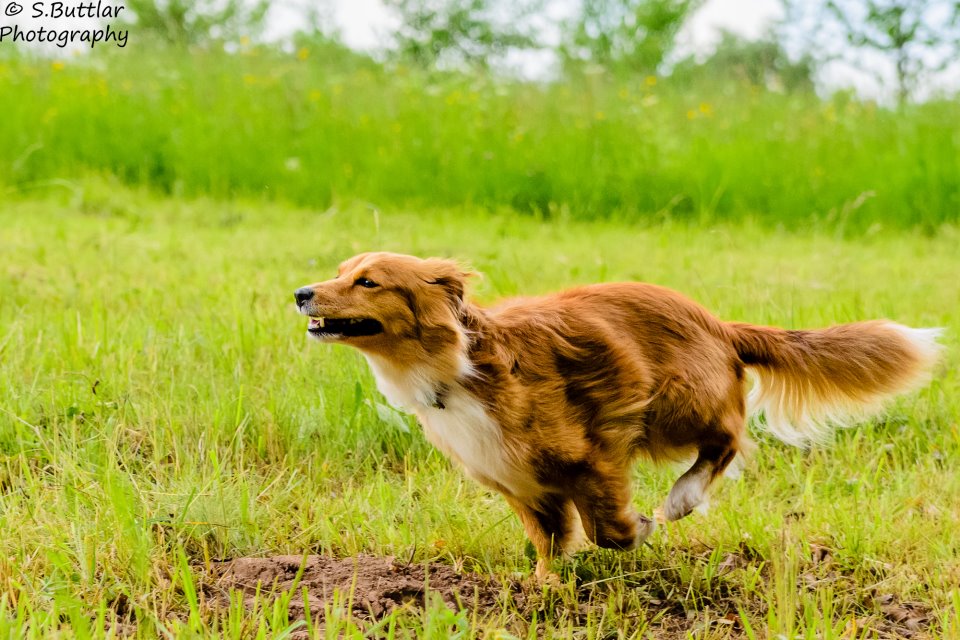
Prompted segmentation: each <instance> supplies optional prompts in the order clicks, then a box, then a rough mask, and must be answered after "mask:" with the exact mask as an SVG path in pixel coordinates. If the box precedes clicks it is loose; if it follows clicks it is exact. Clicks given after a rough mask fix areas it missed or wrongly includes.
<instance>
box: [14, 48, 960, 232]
mask: <svg viewBox="0 0 960 640" xmlns="http://www.w3.org/2000/svg"><path fill="white" fill-rule="evenodd" d="M129 53H130V52H126V51H121V52H115V53H114V54H113V55H100V56H94V57H87V58H68V59H65V60H53V61H51V60H32V59H17V58H7V59H3V58H0V96H7V98H4V99H3V101H2V106H3V119H2V120H0V187H5V188H7V189H13V190H15V191H19V192H30V191H32V190H33V189H35V188H37V187H38V186H42V185H45V184H49V183H50V182H51V181H57V180H64V179H66V180H75V179H78V178H81V177H83V176H86V175H89V174H90V173H97V174H100V175H106V176H118V177H119V178H121V179H122V180H123V181H124V182H125V183H127V184H131V185H137V186H141V185H142V186H149V187H151V188H153V189H156V190H158V191H161V192H166V193H168V194H171V195H174V196H181V195H198V194H199V195H205V196H214V197H220V198H232V197H236V196H241V197H248V198H258V199H259V198H266V199H268V200H274V201H278V202H292V203H295V204H299V205H303V206H308V207H327V206H330V205H331V204H336V205H338V206H342V205H343V203H345V202H350V201H352V200H356V199H359V200H362V201H365V202H371V203H373V204H375V205H376V206H379V207H390V206H392V207H396V206H406V207H409V208H415V207H416V208H424V207H427V208H451V207H462V206H470V207H483V208H491V209H498V210H499V209H506V208H511V209H514V210H516V211H518V212H521V213H529V212H534V213H539V214H541V215H549V216H553V217H560V218H563V217H572V218H575V219H581V220H588V219H610V218H626V219H643V220H648V221H662V220H686V221H696V222H701V223H712V222H717V221H720V222H730V221H734V220H741V219H746V218H750V219H755V220H761V221H764V222H765V223H767V224H772V225H783V226H786V227H788V228H794V229H798V228H799V229H802V228H806V227H808V226H811V225H812V226H815V227H817V228H824V229H837V228H839V229H843V230H846V231H847V232H848V233H851V234H857V233H860V232H863V231H866V230H869V229H871V228H876V227H882V228H887V229H889V228H914V227H920V228H923V229H925V230H926V231H927V232H932V231H935V230H936V229H937V227H939V225H940V224H942V223H944V222H948V223H956V222H957V221H958V212H960V103H958V102H957V101H955V100H954V101H949V100H942V101H937V102H931V103H928V104H923V105H914V106H909V107H907V108H905V109H903V110H901V111H895V110H891V109H887V108H882V107H878V106H877V105H876V104H874V103H872V102H869V101H862V100H859V99H856V98H855V97H853V96H851V95H849V94H840V95H838V96H835V97H833V98H831V99H828V100H821V99H820V98H819V97H817V96H815V95H812V94H793V95H784V94H778V93H773V92H770V91H766V90H763V89H761V88H759V87H757V86H753V85H748V84H737V83H733V84H730V83H726V84H724V83H722V82H719V81H718V82H717V83H716V84H711V85H706V84H704V83H702V82H701V83H698V84H697V86H689V85H684V84H683V83H681V82H679V81H677V80H675V79H673V78H663V77H659V78H658V77H655V76H646V77H644V76H640V77H633V78H621V79H615V78H608V77H606V76H603V75H586V76H584V77H578V78H572V79H569V80H568V81H565V82H558V83H553V84H533V83H519V82H515V81H509V80H504V79H496V78H490V77H487V76H476V75H459V74H430V73H425V72H422V71H416V70H412V69H404V68H384V67H381V66H378V65H375V64H373V63H372V62H369V61H366V62H364V61H363V60H362V59H358V58H356V56H353V57H351V56H348V55H346V54H344V53H343V52H342V51H340V50H336V49H331V48H330V47H329V46H328V47H321V46H306V47H302V48H299V49H298V50H297V51H296V52H294V53H291V54H280V53H277V52H274V51H271V50H268V49H263V48H256V47H254V48H245V49H243V50H242V51H241V52H240V53H239V54H237V55H225V54H214V53H210V52H202V51H199V52H191V53H187V54H183V53H171V52H164V51H150V52H145V53H143V54H142V55H134V54H130V55H128V54H129Z"/></svg>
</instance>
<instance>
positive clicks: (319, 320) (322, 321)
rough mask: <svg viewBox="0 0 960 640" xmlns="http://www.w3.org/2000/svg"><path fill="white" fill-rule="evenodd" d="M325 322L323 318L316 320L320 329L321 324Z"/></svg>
mask: <svg viewBox="0 0 960 640" xmlns="http://www.w3.org/2000/svg"><path fill="white" fill-rule="evenodd" d="M324 322H325V320H324V319H323V318H317V324H318V325H320V328H321V329H323V323H324Z"/></svg>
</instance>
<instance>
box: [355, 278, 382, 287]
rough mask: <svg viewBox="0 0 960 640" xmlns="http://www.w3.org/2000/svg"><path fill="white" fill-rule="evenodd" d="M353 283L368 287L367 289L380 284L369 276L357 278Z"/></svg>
mask: <svg viewBox="0 0 960 640" xmlns="http://www.w3.org/2000/svg"><path fill="white" fill-rule="evenodd" d="M353 284H355V285H359V286H361V287H366V288H367V289H373V288H374V287H379V286H380V285H378V284H377V283H376V282H374V281H373V280H371V279H369V278H357V279H356V280H354V281H353Z"/></svg>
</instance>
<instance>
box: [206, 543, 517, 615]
mask: <svg viewBox="0 0 960 640" xmlns="http://www.w3.org/2000/svg"><path fill="white" fill-rule="evenodd" d="M301 566H302V567H303V575H302V576H301V577H300V580H299V582H298V583H297V582H295V581H296V577H297V574H298V572H299V571H300V569H301ZM206 587H207V588H206V591H207V595H208V596H209V598H210V602H211V604H213V605H215V606H216V605H223V606H226V605H227V604H229V597H230V595H229V594H230V591H231V590H238V591H240V592H242V593H243V598H244V603H245V604H246V605H247V606H248V607H252V606H253V605H254V600H255V598H256V593H257V590H258V587H259V591H260V594H261V596H260V598H261V602H263V600H264V595H263V594H271V593H273V594H281V593H284V592H288V591H291V589H293V588H294V587H295V588H296V591H295V594H294V595H293V597H292V598H291V600H290V619H291V620H303V619H304V617H305V606H304V604H305V603H304V601H303V590H304V588H306V590H307V598H308V602H307V603H306V604H308V605H309V607H310V613H311V615H313V616H317V615H320V616H322V615H323V611H324V606H325V605H330V604H331V603H332V602H333V599H334V593H335V592H337V593H339V594H340V600H339V602H341V603H342V604H343V605H344V606H346V605H348V604H349V605H350V611H349V613H350V615H352V616H354V617H355V618H358V619H361V620H364V619H366V620H375V619H377V618H380V617H382V616H383V615H385V614H388V613H389V612H390V611H391V610H393V609H394V608H396V607H402V606H408V605H413V606H414V607H417V608H423V607H424V606H425V605H426V602H427V599H428V594H437V595H438V596H440V598H441V599H442V600H443V602H445V603H446V604H447V606H449V607H451V608H452V609H459V608H461V607H464V608H467V609H470V610H473V609H480V610H481V611H483V610H487V609H491V608H493V607H495V606H497V603H498V602H499V601H500V598H501V594H502V593H503V591H504V589H508V590H511V591H513V592H514V593H513V594H512V598H513V601H514V602H515V603H517V601H518V599H519V600H521V601H522V599H523V593H522V592H521V591H520V590H519V588H518V585H515V584H507V585H504V584H501V583H500V582H498V581H496V580H494V579H492V578H489V577H486V576H481V575H478V574H472V573H458V572H457V571H455V570H454V569H453V567H451V566H449V565H443V564H429V565H427V566H425V565H423V564H405V563H402V562H397V561H395V560H394V559H393V558H389V557H387V558H384V557H377V556H368V555H359V556H354V557H351V558H344V559H342V560H337V559H334V558H328V557H325V556H307V557H306V559H304V558H303V557H302V556H275V557H271V558H238V559H236V560H231V561H229V562H224V563H221V564H219V565H216V567H215V570H214V574H213V575H211V576H208V579H207V581H206ZM351 594H352V597H351ZM344 613H347V612H344Z"/></svg>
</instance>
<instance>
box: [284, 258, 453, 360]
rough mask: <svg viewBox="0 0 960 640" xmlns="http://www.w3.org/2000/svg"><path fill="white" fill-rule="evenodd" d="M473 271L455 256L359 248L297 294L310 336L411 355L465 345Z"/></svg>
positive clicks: (364, 348) (398, 355)
mask: <svg viewBox="0 0 960 640" xmlns="http://www.w3.org/2000/svg"><path fill="white" fill-rule="evenodd" d="M468 276H469V273H468V272H466V271H464V270H463V269H462V268H461V267H460V266H459V265H458V264H457V263H456V262H453V261H452V260H443V259H439V258H427V259H425V260H424V259H420V258H416V257H414V256H405V255H400V254H396V253H362V254H360V255H357V256H354V257H352V258H350V259H349V260H346V261H344V262H343V263H342V264H341V265H340V267H339V269H338V270H337V277H336V278H333V279H332V280H326V281H324V282H318V283H316V284H311V285H308V286H306V287H301V288H300V289H297V291H296V292H295V294H294V297H295V299H296V301H297V308H298V310H299V312H300V313H301V314H302V315H305V316H309V317H310V322H309V325H308V327H307V331H308V333H309V335H310V336H311V337H314V338H317V339H319V340H322V341H325V342H339V343H343V344H349V345H351V346H354V347H356V348H358V349H361V350H363V351H369V352H371V353H377V354H382V355H388V356H394V357H398V358H403V359H409V358H413V357H416V356H417V355H435V354H437V353H439V352H441V351H443V350H444V349H446V348H451V347H460V346H461V345H462V343H463V339H464V330H463V326H462V324H461V322H460V318H461V314H462V310H463V306H464V302H463V296H464V290H465V288H466V281H467V278H468Z"/></svg>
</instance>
